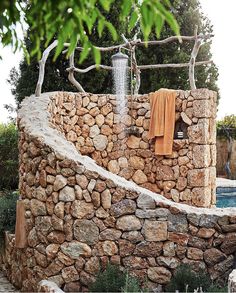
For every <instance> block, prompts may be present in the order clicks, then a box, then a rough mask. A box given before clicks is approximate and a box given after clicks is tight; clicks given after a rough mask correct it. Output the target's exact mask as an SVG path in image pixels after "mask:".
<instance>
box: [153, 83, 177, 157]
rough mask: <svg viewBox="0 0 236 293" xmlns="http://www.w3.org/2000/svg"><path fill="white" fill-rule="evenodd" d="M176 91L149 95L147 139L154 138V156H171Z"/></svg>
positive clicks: (163, 91)
mask: <svg viewBox="0 0 236 293" xmlns="http://www.w3.org/2000/svg"><path fill="white" fill-rule="evenodd" d="M175 99H176V91H174V90H168V89H160V90H158V91H157V92H155V93H152V94H151V95H150V104H151V119H150V127H149V133H148V136H149V139H152V138H156V141H155V154H157V155H171V154H172V147H173V137H174V128H175Z"/></svg>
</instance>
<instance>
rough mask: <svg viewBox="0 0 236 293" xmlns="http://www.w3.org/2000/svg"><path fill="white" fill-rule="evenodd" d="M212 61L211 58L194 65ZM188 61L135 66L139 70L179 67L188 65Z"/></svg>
mask: <svg viewBox="0 0 236 293" xmlns="http://www.w3.org/2000/svg"><path fill="white" fill-rule="evenodd" d="M210 63H213V61H212V60H207V61H199V62H196V63H195V65H198V66H199V65H206V64H210ZM189 66H190V63H169V64H152V65H139V66H137V67H138V68H139V69H141V70H146V69H156V68H181V67H189Z"/></svg>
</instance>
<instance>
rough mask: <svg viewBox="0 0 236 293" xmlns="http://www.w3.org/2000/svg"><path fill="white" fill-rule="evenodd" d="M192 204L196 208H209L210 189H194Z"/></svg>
mask: <svg viewBox="0 0 236 293" xmlns="http://www.w3.org/2000/svg"><path fill="white" fill-rule="evenodd" d="M192 203H193V204H194V205H195V206H197V207H210V205H211V189H210V188H209V187H195V188H193V190H192Z"/></svg>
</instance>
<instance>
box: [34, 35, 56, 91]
mask: <svg viewBox="0 0 236 293" xmlns="http://www.w3.org/2000/svg"><path fill="white" fill-rule="evenodd" d="M57 43H58V41H57V40H55V41H54V42H53V43H51V45H50V46H48V47H47V48H46V49H45V50H44V51H43V56H42V59H41V60H39V77H38V82H37V85H36V89H35V96H36V97H39V96H40V95H41V92H42V85H43V81H44V74H45V63H46V61H47V59H48V55H49V53H50V52H51V51H52V49H54V48H55V47H56V46H57Z"/></svg>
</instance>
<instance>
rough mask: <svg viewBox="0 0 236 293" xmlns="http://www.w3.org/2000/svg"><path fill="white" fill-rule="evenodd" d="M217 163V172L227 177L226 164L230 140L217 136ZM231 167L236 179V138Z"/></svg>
mask: <svg viewBox="0 0 236 293" xmlns="http://www.w3.org/2000/svg"><path fill="white" fill-rule="evenodd" d="M216 148H217V160H216V162H217V164H216V173H217V176H219V177H226V175H227V174H226V171H225V164H226V162H227V157H228V141H227V140H226V139H223V138H217V141H216ZM230 169H231V172H232V179H236V140H234V142H233V148H232V155H231V160H230Z"/></svg>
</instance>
